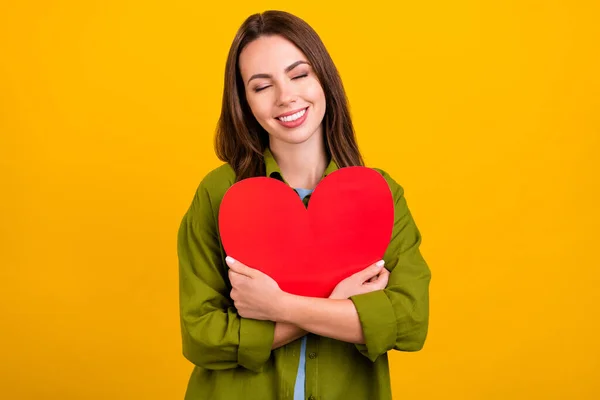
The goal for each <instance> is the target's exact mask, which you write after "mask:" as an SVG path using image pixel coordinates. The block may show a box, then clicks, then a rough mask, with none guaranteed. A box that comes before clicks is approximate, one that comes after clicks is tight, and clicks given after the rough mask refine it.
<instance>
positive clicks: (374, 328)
mask: <svg viewBox="0 0 600 400" xmlns="http://www.w3.org/2000/svg"><path fill="white" fill-rule="evenodd" d="M350 300H352V302H353V303H354V307H356V311H357V312H358V318H359V320H360V324H361V326H362V330H363V335H364V338H365V344H357V345H356V348H357V349H358V350H359V351H360V352H361V353H362V354H363V355H365V356H366V357H367V358H368V359H369V360H371V361H373V362H375V360H376V359H377V357H379V356H380V355H382V354H384V353H386V352H388V351H389V350H392V349H393V348H394V346H395V345H396V335H397V329H398V328H397V324H396V314H395V313H394V308H393V306H392V303H391V301H390V299H389V298H388V296H387V295H386V294H385V292H384V291H383V290H377V291H375V292H370V293H365V294H360V295H356V296H352V297H350Z"/></svg>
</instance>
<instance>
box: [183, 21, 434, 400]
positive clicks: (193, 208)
mask: <svg viewBox="0 0 600 400" xmlns="http://www.w3.org/2000/svg"><path fill="white" fill-rule="evenodd" d="M216 152H217V155H218V156H219V158H220V159H221V160H223V161H224V162H225V164H223V165H222V166H220V167H218V168H216V169H214V170H213V171H211V172H209V173H208V174H207V175H206V176H205V177H204V178H203V179H202V181H201V183H200V185H199V187H198V189H197V192H196V195H195V197H194V198H193V200H192V203H191V205H190V207H189V209H188V211H187V212H186V214H185V216H184V217H183V220H182V222H181V226H180V229H179V233H178V256H179V271H180V312H181V331H182V340H183V354H184V356H185V357H186V358H187V359H188V360H189V361H190V362H192V363H193V364H194V365H195V367H194V370H193V372H192V374H191V377H190V380H189V384H188V387H187V391H186V397H185V398H186V399H189V400H192V399H193V400H200V399H202V400H204V399H210V400H225V399H227V400H230V399H244V400H253V399H256V400H288V399H289V400H299V399H309V400H315V399H319V400H354V399H355V400H370V399H391V385H390V375H389V369H388V358H387V352H388V351H389V350H392V349H395V350H401V351H417V350H420V349H421V348H422V346H423V344H424V341H425V338H426V336H427V329H428V320H429V282H430V271H429V268H428V266H427V264H426V262H425V260H424V259H423V257H422V256H421V253H420V251H419V245H420V243H421V236H420V233H419V230H418V229H417V226H416V225H415V222H414V220H413V218H412V216H411V213H410V211H409V209H408V207H407V203H406V200H405V197H404V191H403V189H402V187H401V186H400V185H399V184H398V183H396V182H395V181H394V180H393V179H392V178H391V177H390V176H389V175H388V174H387V173H386V172H385V171H382V170H380V169H376V170H377V171H379V172H380V173H381V174H382V176H383V177H384V178H385V179H386V180H387V182H388V184H389V186H390V189H391V191H392V193H393V197H394V201H395V209H394V213H395V222H394V230H393V234H392V238H391V241H390V244H389V246H388V248H387V251H386V253H385V255H384V259H383V260H382V261H381V262H378V263H377V264H375V265H372V266H370V267H368V268H366V269H365V270H363V271H362V272H359V273H357V274H355V275H353V276H351V277H349V278H347V279H345V280H343V281H342V282H340V283H339V284H338V285H337V287H336V288H335V290H334V291H333V293H332V294H331V296H330V297H329V298H327V299H325V298H309V297H302V296H296V295H292V294H289V293H284V292H283V291H282V290H281V289H280V288H279V286H278V285H277V283H276V282H275V281H274V280H273V279H271V278H270V277H269V276H267V275H265V274H263V273H261V272H259V271H258V270H256V269H252V268H249V267H248V266H246V265H244V264H243V263H242V262H240V261H236V260H232V259H231V258H230V257H226V254H225V252H224V250H223V247H222V244H221V241H220V237H219V232H218V213H219V204H220V202H221V199H222V197H223V195H224V194H225V192H226V191H227V189H228V188H229V187H230V186H231V185H233V184H234V183H235V182H237V181H239V180H242V179H245V178H249V177H254V176H268V177H271V178H274V179H279V180H281V181H283V182H285V183H286V184H288V185H289V186H290V187H292V188H294V189H296V191H297V192H298V194H299V196H300V197H301V198H302V199H303V202H304V204H305V205H307V204H308V201H309V199H310V193H311V192H312V190H313V189H314V188H315V186H316V185H317V184H318V183H319V181H320V180H321V179H322V178H323V177H324V176H326V175H327V174H329V173H331V172H332V171H335V170H336V169H338V168H343V167H347V166H357V165H361V166H362V165H363V161H362V157H361V155H360V153H359V150H358V146H357V144H356V140H355V135H354V128H353V125H352V122H351V119H350V114H349V112H348V106H347V100H346V95H345V92H344V89H343V86H342V82H341V80H340V77H339V75H338V72H337V70H336V67H335V65H334V63H333V61H332V60H331V58H330V56H329V54H328V52H327V50H326V49H325V46H324V45H323V43H322V42H321V40H320V38H319V36H318V35H317V34H316V33H315V32H314V30H313V29H312V28H311V27H310V26H309V25H307V24H306V23H305V22H304V21H303V20H301V19H299V18H297V17H295V16H293V15H291V14H289V13H285V12H279V11H268V12H264V13H262V14H255V15H252V16H250V17H249V18H248V19H247V20H246V21H245V22H244V23H243V25H242V26H241V27H240V29H239V31H238V33H237V35H236V37H235V39H234V41H233V44H232V46H231V49H230V52H229V56H228V59H227V65H226V69H225V86H224V94H223V104H222V112H221V117H220V120H219V126H218V132H217V136H216ZM273 246H277V243H273ZM281 262H282V264H285V260H281ZM384 262H385V267H383V263H384Z"/></svg>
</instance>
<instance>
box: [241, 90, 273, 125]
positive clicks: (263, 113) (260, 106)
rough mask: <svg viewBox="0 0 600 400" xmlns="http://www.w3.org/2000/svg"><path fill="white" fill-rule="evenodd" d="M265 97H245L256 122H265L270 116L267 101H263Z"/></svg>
mask: <svg viewBox="0 0 600 400" xmlns="http://www.w3.org/2000/svg"><path fill="white" fill-rule="evenodd" d="M265 97H266V96H260V97H258V96H249V97H248V96H247V97H246V99H248V105H249V106H250V110H252V114H254V117H255V118H256V119H257V120H265V119H268V118H270V116H271V107H270V106H269V105H268V101H266V99H265Z"/></svg>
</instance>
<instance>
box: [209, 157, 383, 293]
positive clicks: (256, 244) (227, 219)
mask: <svg viewBox="0 0 600 400" xmlns="http://www.w3.org/2000/svg"><path fill="white" fill-rule="evenodd" d="M393 225H394V201H393V197H392V193H391V191H390V188H389V186H388V184H387V182H386V180H385V179H384V178H383V177H382V176H381V174H379V173H378V172H377V171H375V170H373V169H371V168H367V167H346V168H340V169H338V170H336V171H334V172H332V173H330V174H329V175H327V176H326V177H325V178H323V179H322V180H321V182H319V184H318V185H317V187H316V188H315V190H314V192H313V194H312V196H311V199H310V203H309V206H308V208H306V207H305V206H304V204H303V203H302V201H301V200H300V197H299V196H298V194H297V193H296V191H294V189H292V188H291V187H289V186H288V185H286V184H285V183H283V182H281V181H280V180H277V179H273V178H267V177H255V178H248V179H244V180H242V181H240V182H237V183H235V184H234V185H232V186H231V187H230V188H229V190H228V191H227V192H226V193H225V196H224V197H223V200H222V202H221V206H220V209H219V229H220V235H221V241H222V243H223V248H224V249H225V252H226V253H227V255H229V256H231V257H233V258H234V259H236V260H239V261H240V262H242V263H244V264H246V265H248V266H249V267H251V268H255V269H258V270H260V271H262V272H264V273H265V274H267V275H269V276H271V277H272V278H273V279H274V280H275V281H276V282H277V283H278V284H279V287H280V288H281V289H282V290H284V291H286V292H288V293H293V294H298V295H302V296H312V297H328V296H329V295H330V294H331V292H332V291H333V289H334V288H335V286H336V285H337V284H338V283H339V282H340V281H341V280H343V279H344V278H346V277H348V276H350V275H352V274H354V273H355V272H358V271H360V270H362V269H364V268H366V267H368V266H369V265H371V264H373V263H374V262H377V261H378V260H380V259H382V257H383V255H384V253H385V250H386V248H387V246H388V244H389V242H390V239H391V235H392V228H393Z"/></svg>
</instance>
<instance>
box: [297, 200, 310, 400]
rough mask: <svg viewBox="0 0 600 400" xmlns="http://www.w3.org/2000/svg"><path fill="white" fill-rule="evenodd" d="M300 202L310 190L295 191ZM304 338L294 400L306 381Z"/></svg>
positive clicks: (301, 397)
mask: <svg viewBox="0 0 600 400" xmlns="http://www.w3.org/2000/svg"><path fill="white" fill-rule="evenodd" d="M295 190H296V192H298V195H299V196H300V198H301V199H302V200H304V198H305V197H306V196H308V195H309V194H311V193H312V190H311V189H295ZM305 370H306V336H304V337H303V338H302V345H301V348H300V362H299V363H298V374H297V375H296V385H295V386H294V400H304V383H305V380H306V376H305Z"/></svg>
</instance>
